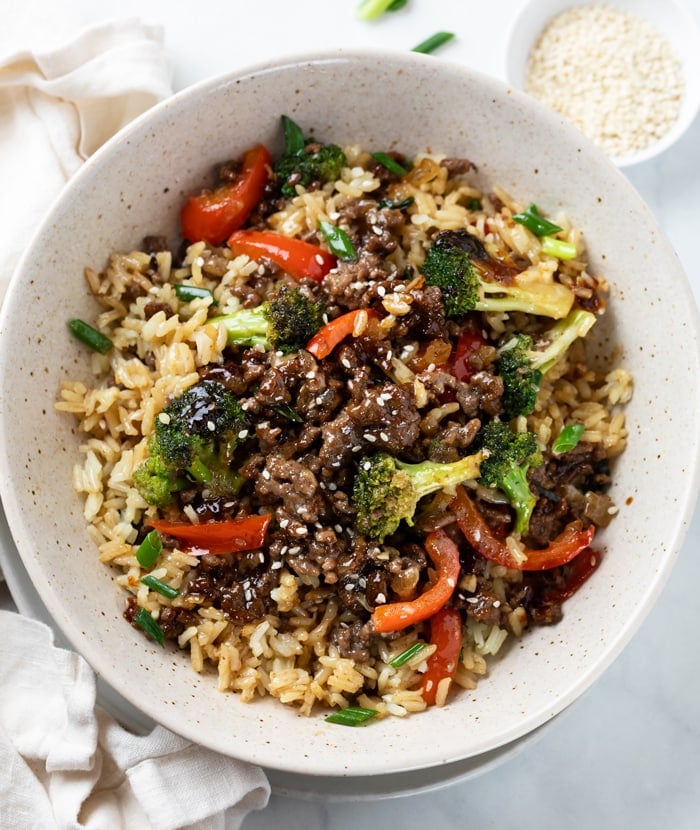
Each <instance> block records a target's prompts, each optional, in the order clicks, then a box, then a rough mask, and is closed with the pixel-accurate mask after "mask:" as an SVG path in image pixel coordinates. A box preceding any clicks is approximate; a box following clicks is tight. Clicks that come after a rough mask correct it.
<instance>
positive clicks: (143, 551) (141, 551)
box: [136, 530, 163, 568]
mask: <svg viewBox="0 0 700 830" xmlns="http://www.w3.org/2000/svg"><path fill="white" fill-rule="evenodd" d="M162 550H163V542H162V541H161V538H160V535H159V534H158V531H157V530H152V531H151V532H150V533H148V534H147V535H146V536H145V537H144V540H143V542H141V544H140V545H139V546H138V548H137V550H136V559H137V560H138V563H139V565H141V567H142V568H152V567H153V566H154V565H155V563H156V560H157V559H158V557H159V556H160V553H161V551H162Z"/></svg>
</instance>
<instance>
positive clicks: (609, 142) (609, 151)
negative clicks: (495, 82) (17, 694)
mask: <svg viewBox="0 0 700 830" xmlns="http://www.w3.org/2000/svg"><path fill="white" fill-rule="evenodd" d="M505 72H506V79H507V81H508V83H509V84H511V85H512V86H513V87H515V88H517V89H520V90H524V91H525V92H527V93H528V94H530V95H532V96H533V97H534V98H537V99H539V100H540V101H542V102H543V103H545V104H546V105H548V106H549V107H551V108H552V109H554V110H555V111H556V112H558V113H559V114H560V115H562V116H563V117H565V118H567V119H568V120H569V121H571V122H572V123H574V124H575V125H576V126H577V127H578V128H579V129H580V130H581V131H582V132H583V133H584V134H586V135H587V136H588V137H589V138H590V139H591V140H592V141H593V142H594V143H595V144H597V145H598V146H599V147H600V149H601V150H603V152H605V153H606V155H608V156H609V157H610V158H611V159H612V161H613V162H614V163H615V164H616V165H617V166H618V167H628V166H631V165H633V164H638V163H640V162H643V161H648V160H649V159H651V158H653V157H655V156H657V155H659V154H660V153H662V152H663V151H665V150H667V149H668V148H669V147H670V146H671V145H672V144H674V143H675V142H676V141H677V140H678V139H679V138H680V137H681V135H683V133H684V132H685V131H686V130H687V128H688V127H689V126H690V124H691V123H692V122H693V121H694V120H695V118H696V117H697V114H698V110H699V109H700V29H698V25H697V23H696V21H695V19H694V17H693V16H692V15H691V14H690V12H689V11H688V10H687V9H686V8H685V7H684V6H683V5H682V4H681V3H679V2H677V0H664V2H663V3H660V2H658V0H594V2H585V0H529V2H525V3H524V4H523V6H522V8H521V10H520V12H519V14H518V15H517V16H516V18H515V19H514V20H513V23H512V25H511V28H510V32H509V35H508V38H507V45H506V67H505Z"/></svg>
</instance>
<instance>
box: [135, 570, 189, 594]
mask: <svg viewBox="0 0 700 830" xmlns="http://www.w3.org/2000/svg"><path fill="white" fill-rule="evenodd" d="M141 582H143V584H144V585H148V587H149V588H150V589H151V590H152V591H155V592H156V593H157V594H162V596H164V597H167V598H168V599H175V597H179V596H180V592H179V591H178V590H177V588H173V587H172V585H168V584H167V582H163V581H162V580H160V579H158V577H157V576H152V575H151V574H146V576H142V577H141Z"/></svg>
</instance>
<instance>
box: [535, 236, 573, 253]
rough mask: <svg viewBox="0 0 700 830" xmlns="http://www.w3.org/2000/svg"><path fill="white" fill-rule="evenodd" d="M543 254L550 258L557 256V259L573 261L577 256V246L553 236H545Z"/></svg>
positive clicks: (543, 238) (542, 240)
mask: <svg viewBox="0 0 700 830" xmlns="http://www.w3.org/2000/svg"><path fill="white" fill-rule="evenodd" d="M541 242H542V253H543V254H547V255H548V256H555V257H556V258H557V259H573V258H574V257H575V256H576V246H575V245H574V244H573V243H571V242H565V241H564V240H563V239H555V237H553V236H543V237H542V239H541Z"/></svg>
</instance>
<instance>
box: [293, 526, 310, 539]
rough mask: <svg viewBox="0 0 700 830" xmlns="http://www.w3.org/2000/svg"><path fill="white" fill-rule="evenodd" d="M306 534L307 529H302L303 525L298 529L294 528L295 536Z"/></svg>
mask: <svg viewBox="0 0 700 830" xmlns="http://www.w3.org/2000/svg"><path fill="white" fill-rule="evenodd" d="M308 532H309V529H308V527H304V525H299V527H298V528H296V529H295V531H294V533H295V534H296V535H297V536H306V534H307V533H308Z"/></svg>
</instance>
